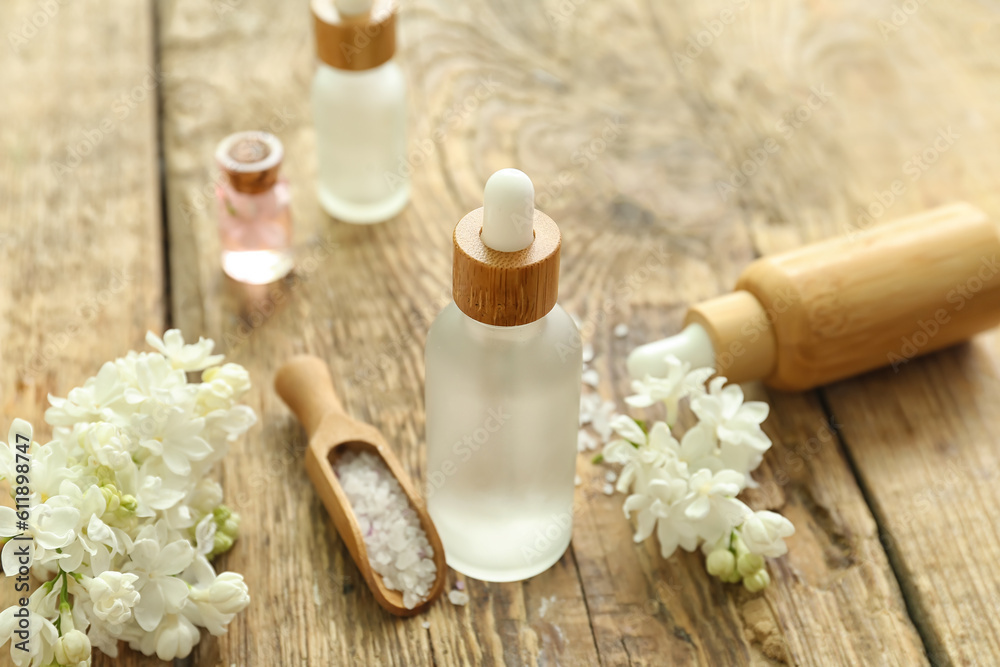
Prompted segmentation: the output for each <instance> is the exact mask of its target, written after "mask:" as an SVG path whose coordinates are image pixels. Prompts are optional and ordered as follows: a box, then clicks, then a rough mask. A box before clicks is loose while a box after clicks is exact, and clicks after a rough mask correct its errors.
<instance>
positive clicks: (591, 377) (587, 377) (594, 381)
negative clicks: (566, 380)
mask: <svg viewBox="0 0 1000 667" xmlns="http://www.w3.org/2000/svg"><path fill="white" fill-rule="evenodd" d="M581 379H582V380H583V383H584V384H586V385H590V386H591V387H596V386H597V385H599V384H600V383H601V376H600V375H598V374H597V371H595V370H594V369H593V368H588V369H587V370H585V371H584V372H583V376H582V378H581Z"/></svg>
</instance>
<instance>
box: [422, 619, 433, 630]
mask: <svg viewBox="0 0 1000 667" xmlns="http://www.w3.org/2000/svg"><path fill="white" fill-rule="evenodd" d="M420 625H421V627H423V629H424V630H427V629H428V628H430V627H431V622H430V621H424V622H423V623H421V624H420Z"/></svg>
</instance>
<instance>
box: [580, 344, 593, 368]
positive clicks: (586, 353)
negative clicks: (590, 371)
mask: <svg viewBox="0 0 1000 667" xmlns="http://www.w3.org/2000/svg"><path fill="white" fill-rule="evenodd" d="M593 360H594V346H593V345H591V344H590V343H584V344H583V363H585V364H589V363H590V362H591V361H593Z"/></svg>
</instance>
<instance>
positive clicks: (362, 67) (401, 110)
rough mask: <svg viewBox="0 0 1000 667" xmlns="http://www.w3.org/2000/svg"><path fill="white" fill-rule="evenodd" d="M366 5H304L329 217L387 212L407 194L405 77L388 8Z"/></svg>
mask: <svg viewBox="0 0 1000 667" xmlns="http://www.w3.org/2000/svg"><path fill="white" fill-rule="evenodd" d="M348 4H350V5H351V6H350V7H347V8H346V9H345V5H348ZM366 4H370V3H364V2H357V1H354V2H350V3H349V2H347V0H340V2H338V3H337V5H336V6H335V5H334V4H333V3H332V2H330V1H329V0H325V1H324V0H314V1H313V5H312V6H313V14H314V17H315V24H316V45H317V52H318V55H319V59H320V62H319V64H318V66H317V69H316V74H315V76H314V78H313V83H312V109H313V122H314V125H315V128H316V151H317V160H318V165H317V167H318V171H317V189H318V196H319V201H320V205H321V206H322V207H323V209H324V210H325V211H326V212H327V213H329V214H330V215H331V216H333V217H334V218H337V219H338V220H342V221H344V222H351V223H356V224H367V223H374V222H381V221H384V220H388V219H389V218H392V217H393V216H395V215H396V214H398V213H399V212H400V211H401V210H402V209H403V208H404V207H405V206H406V203H407V201H408V200H409V196H410V183H409V178H408V174H409V169H408V168H407V164H406V81H405V78H404V76H403V71H402V70H401V69H400V67H399V65H398V64H397V63H396V62H395V60H393V59H392V55H393V53H394V51H395V9H394V7H393V6H392V5H391V4H389V3H381V2H380V3H378V4H377V5H376V6H374V7H371V6H366ZM345 11H352V12H360V13H358V14H354V15H346V14H345V13H344V12H345Z"/></svg>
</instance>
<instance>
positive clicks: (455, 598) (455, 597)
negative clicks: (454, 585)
mask: <svg viewBox="0 0 1000 667" xmlns="http://www.w3.org/2000/svg"><path fill="white" fill-rule="evenodd" d="M448 601H449V602H451V603H452V604H453V605H457V606H459V607H464V606H465V605H467V604H469V594H468V593H466V592H465V591H451V592H450V593H448Z"/></svg>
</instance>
